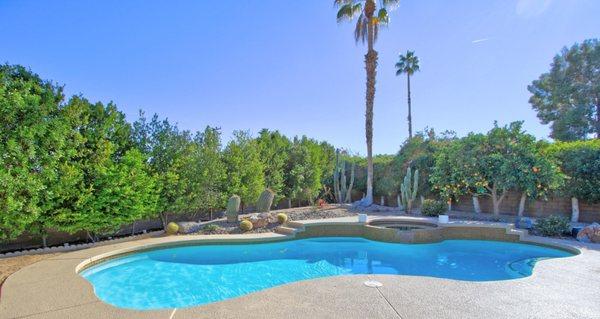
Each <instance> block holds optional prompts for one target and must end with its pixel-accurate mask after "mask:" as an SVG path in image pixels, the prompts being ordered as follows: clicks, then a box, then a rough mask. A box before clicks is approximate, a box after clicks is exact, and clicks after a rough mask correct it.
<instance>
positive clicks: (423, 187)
mask: <svg viewBox="0 0 600 319" xmlns="http://www.w3.org/2000/svg"><path fill="white" fill-rule="evenodd" d="M455 139H456V137H455V134H454V132H448V131H446V132H443V133H442V134H439V135H436V133H435V131H434V130H433V129H425V130H424V131H421V132H417V133H416V134H415V135H414V136H413V138H411V139H407V140H406V141H404V143H403V144H402V146H401V147H400V150H399V151H398V153H397V154H396V155H395V156H394V159H393V161H392V163H390V165H391V169H390V174H391V176H392V178H393V179H394V180H395V181H397V183H400V182H401V181H402V179H403V178H404V175H406V169H407V168H408V167H412V169H413V170H417V169H418V170H419V189H418V191H417V193H418V194H420V195H422V196H425V197H427V196H429V195H431V194H432V193H434V192H435V191H434V189H433V187H432V185H431V182H430V179H429V176H430V174H431V171H432V169H433V167H434V165H435V154H436V152H437V151H438V149H439V148H440V147H442V146H443V145H445V144H447V143H450V142H452V141H453V140H455ZM396 189H397V188H396Z"/></svg>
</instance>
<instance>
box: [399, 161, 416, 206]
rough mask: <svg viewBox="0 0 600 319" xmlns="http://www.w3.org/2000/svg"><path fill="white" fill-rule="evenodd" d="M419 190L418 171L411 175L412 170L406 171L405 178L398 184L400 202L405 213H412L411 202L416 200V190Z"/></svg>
mask: <svg viewBox="0 0 600 319" xmlns="http://www.w3.org/2000/svg"><path fill="white" fill-rule="evenodd" d="M418 189H419V170H418V169H417V170H415V174H414V175H413V173H412V170H411V169H410V167H409V168H407V169H406V176H404V180H403V181H402V184H400V202H401V204H402V207H404V210H405V211H406V212H407V213H410V212H411V211H412V204H413V201H414V200H415V199H416V198H417V190H418Z"/></svg>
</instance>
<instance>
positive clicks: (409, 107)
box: [406, 73, 412, 139]
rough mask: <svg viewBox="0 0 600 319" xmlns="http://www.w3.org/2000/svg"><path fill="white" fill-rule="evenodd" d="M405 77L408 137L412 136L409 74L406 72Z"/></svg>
mask: <svg viewBox="0 0 600 319" xmlns="http://www.w3.org/2000/svg"><path fill="white" fill-rule="evenodd" d="M406 78H407V79H408V81H407V83H408V138H409V139H411V138H412V115H411V106H410V74H408V73H406Z"/></svg>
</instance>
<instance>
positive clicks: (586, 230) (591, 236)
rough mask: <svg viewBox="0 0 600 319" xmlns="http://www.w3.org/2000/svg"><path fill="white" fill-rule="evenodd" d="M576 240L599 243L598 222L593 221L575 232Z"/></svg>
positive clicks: (599, 231) (599, 226)
mask: <svg viewBox="0 0 600 319" xmlns="http://www.w3.org/2000/svg"><path fill="white" fill-rule="evenodd" d="M577 240H579V241H580V242H584V243H600V224H598V223H593V224H591V225H588V226H585V227H583V229H582V230H580V231H579V233H577Z"/></svg>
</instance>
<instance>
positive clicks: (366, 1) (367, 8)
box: [334, 0, 398, 206]
mask: <svg viewBox="0 0 600 319" xmlns="http://www.w3.org/2000/svg"><path fill="white" fill-rule="evenodd" d="M334 3H335V5H336V6H337V7H338V8H339V10H338V13H337V20H338V22H341V21H344V20H352V19H354V17H356V16H358V19H357V21H356V27H355V29H354V39H355V41H356V42H359V41H362V43H365V42H366V43H367V54H366V55H365V68H366V71H367V90H366V112H365V135H366V140H367V195H366V197H365V199H364V201H363V202H362V204H364V205H365V206H369V205H371V204H372V203H373V103H374V101H375V78H376V76H377V51H375V49H374V44H375V41H376V40H377V35H378V33H379V26H380V25H387V24H388V23H389V16H388V10H389V9H392V8H393V7H394V6H395V5H396V4H397V3H398V0H381V1H379V9H378V8H377V2H376V0H335V1H334Z"/></svg>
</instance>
